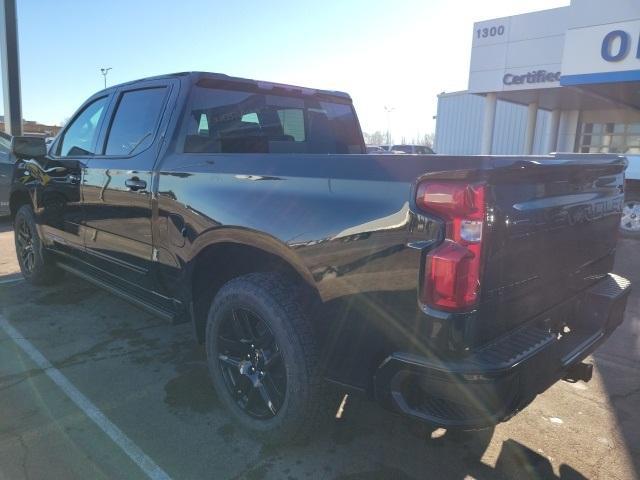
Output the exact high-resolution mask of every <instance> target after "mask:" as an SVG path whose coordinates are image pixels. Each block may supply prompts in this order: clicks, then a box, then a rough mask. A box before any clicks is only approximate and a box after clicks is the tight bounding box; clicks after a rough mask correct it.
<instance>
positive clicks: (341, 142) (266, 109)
mask: <svg viewBox="0 0 640 480" xmlns="http://www.w3.org/2000/svg"><path fill="white" fill-rule="evenodd" d="M185 122H186V137H185V142H184V151H185V152H188V153H342V154H345V153H347V154H348V153H364V146H363V144H362V140H361V138H362V137H361V134H360V128H359V125H358V121H357V118H356V116H355V113H354V110H353V106H352V105H351V104H350V103H338V102H331V101H325V100H324V99H319V98H317V97H315V96H313V95H301V96H299V97H298V96H285V95H272V94H268V93H262V92H260V91H255V90H254V91H243V90H226V89H219V88H209V87H201V86H196V87H195V88H194V91H193V94H192V98H191V101H190V109H189V111H188V113H187V118H186V119H185Z"/></svg>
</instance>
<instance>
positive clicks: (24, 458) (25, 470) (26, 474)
mask: <svg viewBox="0 0 640 480" xmlns="http://www.w3.org/2000/svg"><path fill="white" fill-rule="evenodd" d="M15 436H16V437H18V441H19V442H20V446H21V447H22V452H23V453H22V458H21V459H20V468H21V469H22V473H23V474H24V478H26V479H27V480H29V479H30V478H31V477H30V475H29V468H28V467H27V460H28V457H29V447H28V446H27V444H26V442H25V441H24V438H22V435H20V434H17V433H16V434H15Z"/></svg>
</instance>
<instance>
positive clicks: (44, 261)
mask: <svg viewBox="0 0 640 480" xmlns="http://www.w3.org/2000/svg"><path fill="white" fill-rule="evenodd" d="M13 231H14V241H15V246H16V255H17V257H18V264H19V265H20V271H21V272H22V275H23V276H24V278H25V279H26V280H27V281H28V282H29V283H31V284H33V285H50V284H52V283H54V282H55V281H57V280H59V279H60V277H61V276H62V271H61V270H60V269H59V268H58V267H57V266H56V265H55V263H54V262H53V260H52V258H51V256H50V255H48V254H47V252H46V251H45V250H44V248H43V246H42V242H41V241H40V236H39V235H38V229H37V228H36V221H35V218H34V215H33V210H32V209H31V206H29V205H23V206H21V207H20V208H19V209H18V212H17V213H16V216H15V218H14V221H13Z"/></svg>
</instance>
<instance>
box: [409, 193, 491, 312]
mask: <svg viewBox="0 0 640 480" xmlns="http://www.w3.org/2000/svg"><path fill="white" fill-rule="evenodd" d="M416 203H417V205H418V207H420V208H421V209H422V210H424V211H425V212H428V213H433V214H434V215H436V216H438V217H440V218H442V219H443V220H444V221H445V223H446V234H445V237H446V239H445V241H444V242H443V243H442V244H440V245H439V246H438V247H436V248H435V249H433V250H432V251H431V252H429V254H428V255H427V259H426V265H425V269H424V279H423V283H422V301H423V302H424V303H425V304H427V305H429V306H431V307H434V308H439V309H444V310H451V311H459V310H467V309H469V308H471V307H473V306H474V305H475V304H476V303H477V301H478V296H479V294H480V265H481V263H480V256H481V252H482V227H483V225H484V217H485V210H486V209H485V187H484V185H482V184H469V183H461V182H444V181H443V182H439V181H425V182H423V183H421V184H420V185H419V186H418V191H417V194H416Z"/></svg>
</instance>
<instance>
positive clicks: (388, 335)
mask: <svg viewBox="0 0 640 480" xmlns="http://www.w3.org/2000/svg"><path fill="white" fill-rule="evenodd" d="M12 150H13V151H12V153H13V155H15V156H16V157H18V158H19V160H18V164H17V166H16V170H15V172H16V173H15V179H14V182H13V184H12V193H11V197H10V208H11V214H12V216H13V218H14V222H15V241H16V248H17V253H18V258H19V262H20V266H21V269H22V273H23V274H24V276H25V277H26V279H27V280H29V281H30V282H32V283H33V284H35V285H41V284H47V283H51V282H57V281H58V279H59V278H60V274H61V273H62V272H65V271H66V272H71V273H73V274H75V275H79V276H80V277H82V278H84V279H86V280H87V281H90V282H93V283H95V284H98V285H99V286H101V287H104V288H105V289H107V290H109V291H111V292H113V293H114V294H117V295H119V296H121V297H123V298H125V299H127V300H130V301H132V302H134V303H135V304H137V305H139V306H140V307H143V308H145V309H148V310H150V311H152V312H154V313H156V314H157V315H159V316H161V317H165V318H166V319H168V320H171V321H173V322H191V323H192V325H193V331H194V333H195V337H196V338H197V339H198V340H199V341H200V342H203V343H204V344H205V346H206V352H207V358H208V362H209V367H210V372H211V378H212V381H213V384H214V386H215V389H216V391H217V393H218V395H219V397H220V400H221V402H222V403H223V404H224V405H225V406H226V408H228V410H229V412H230V413H231V414H232V416H233V417H234V418H235V419H236V420H237V421H238V422H239V423H240V424H241V425H242V426H244V427H245V428H247V429H249V430H250V431H252V432H254V433H255V434H256V435H259V436H262V437H264V438H269V439H271V440H284V439H286V440H289V441H291V440H295V439H298V438H301V437H304V436H306V435H308V434H309V433H311V432H313V428H314V425H315V424H316V422H317V420H318V419H319V418H321V415H320V414H321V412H322V410H323V408H324V407H323V404H324V403H325V402H324V398H325V394H326V392H327V391H328V382H333V383H334V384H337V385H339V386H340V387H341V388H344V389H349V391H354V392H355V391H360V392H364V393H365V394H368V395H370V396H371V397H372V398H374V399H376V400H377V401H378V402H379V403H380V404H382V405H383V406H385V407H387V408H389V409H392V410H394V411H396V412H399V413H401V414H404V415H406V416H409V417H412V418H415V419H418V420H421V421H425V422H428V423H429V424H432V425H436V426H443V427H449V428H461V429H473V428H482V427H486V426H490V425H493V424H495V423H497V422H501V421H504V420H506V419H508V418H509V417H511V416H512V415H513V414H515V413H516V412H518V411H519V410H521V409H522V408H524V407H525V406H526V405H527V404H529V403H530V402H531V401H532V400H533V399H534V398H535V396H536V395H537V394H538V393H540V392H542V391H544V390H546V389H547V388H548V387H549V386H551V385H552V384H553V383H554V382H556V381H558V380H560V379H562V378H564V379H567V380H571V381H575V380H589V378H590V375H591V370H590V366H589V365H588V364H585V363H583V359H584V358H585V357H586V356H587V355H589V354H590V353H591V352H592V351H593V350H594V349H595V348H597V347H598V346H599V345H600V344H601V343H602V342H603V341H604V340H605V339H606V338H607V337H608V336H609V335H610V334H611V332H613V331H614V330H615V328H616V327H617V326H618V325H619V324H620V323H621V322H622V319H623V313H624V309H625V305H626V300H627V297H628V293H629V282H628V281H627V280H626V279H624V278H621V277H619V276H617V275H614V274H612V273H611V270H612V266H613V261H614V254H615V250H616V241H617V235H618V224H619V222H620V215H621V210H622V205H623V176H624V170H625V166H626V160H625V159H624V158H623V157H619V156H615V155H575V154H567V155H564V154H557V155H552V156H545V157H517V156H512V157H491V156H474V157H472V156H468V157H455V156H441V155H366V154H365V152H366V150H365V145H364V142H363V138H362V133H361V130H360V126H359V123H358V120H357V117H356V114H355V111H354V109H353V106H352V102H351V99H350V97H349V96H348V95H346V94H344V93H340V92H334V91H321V90H314V89H308V88H300V87H293V86H287V85H280V84H273V83H266V82H260V81H253V80H245V79H240V78H232V77H228V76H226V75H219V74H211V73H181V74H173V75H167V76H160V77H154V78H148V79H144V80H139V81H134V82H130V83H126V84H123V85H119V86H115V87H112V88H109V89H106V90H103V91H101V92H99V93H97V94H95V95H94V96H92V97H91V98H90V99H89V100H87V102H86V103H84V105H82V106H81V107H80V109H79V110H78V112H77V113H76V114H75V115H74V116H73V117H72V119H71V121H70V122H69V123H68V125H67V126H66V127H65V129H64V130H63V131H62V132H61V134H60V135H59V136H58V138H57V139H56V140H55V142H54V143H53V144H52V145H51V147H50V148H49V149H48V151H46V149H45V147H44V144H43V143H42V140H39V139H30V138H26V137H16V138H14V139H13V140H12Z"/></svg>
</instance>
